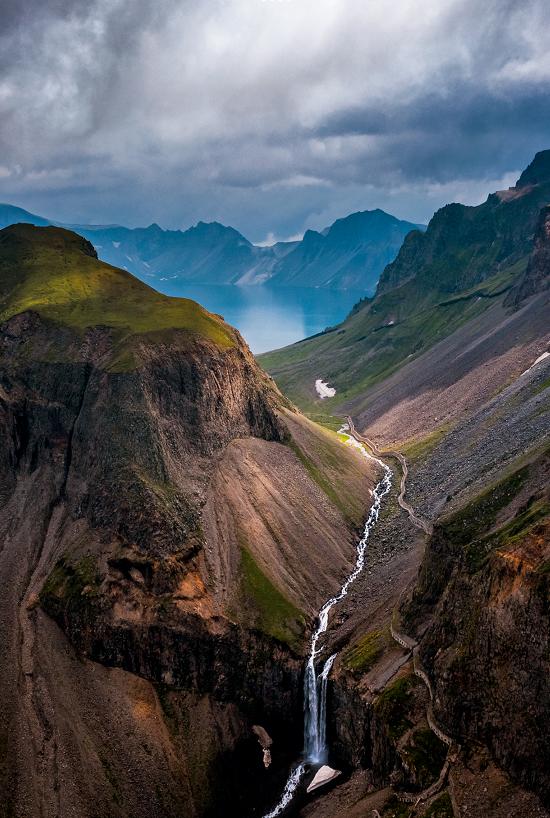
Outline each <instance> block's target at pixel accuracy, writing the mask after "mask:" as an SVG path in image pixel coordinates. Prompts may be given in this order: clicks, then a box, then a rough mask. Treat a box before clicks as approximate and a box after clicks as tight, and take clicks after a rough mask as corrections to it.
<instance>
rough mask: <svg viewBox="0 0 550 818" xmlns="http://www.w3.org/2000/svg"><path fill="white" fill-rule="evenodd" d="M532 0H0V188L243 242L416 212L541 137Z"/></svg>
mask: <svg viewBox="0 0 550 818" xmlns="http://www.w3.org/2000/svg"><path fill="white" fill-rule="evenodd" d="M546 10H547V5H546V2H545V0H522V2H521V3H518V2H517V0H492V2H485V3H484V4H483V7H482V8H481V4H479V2H478V1H477V0H476V2H474V0H427V2H425V3H423V4H421V13H420V10H419V4H418V3H417V2H413V0H369V2H368V3H365V2H364V0H203V2H201V3H196V2H190V0H189V1H188V2H185V0H184V2H182V0H157V2H155V3H154V4H153V3H149V2H146V0H40V2H39V0H18V1H17V2H12V0H7V2H6V0H4V3H3V4H2V29H1V31H0V199H3V200H8V201H13V202H15V203H17V204H20V205H22V206H25V207H28V208H30V209H34V210H36V211H40V212H42V213H45V214H46V215H50V216H51V217H53V218H58V219H63V220H68V221H96V222H113V221H119V222H126V223H148V222H151V221H153V220H154V221H158V222H159V223H161V224H164V225H167V226H186V225H188V224H190V223H193V222H194V221H196V220H197V219H199V218H202V219H219V220H221V221H224V222H226V223H231V224H234V225H235V226H237V227H238V228H240V229H241V230H243V232H245V233H246V234H247V235H249V236H250V237H251V238H253V239H256V240H259V239H260V238H262V237H264V236H265V235H266V234H267V233H268V232H272V233H274V234H275V235H276V236H279V237H281V236H286V235H291V234H294V233H296V232H300V231H302V230H303V229H304V228H306V227H310V226H312V227H317V228H319V227H323V226H324V225H325V224H327V223H329V222H330V221H331V220H333V219H334V218H336V217H338V216H340V215H343V214H345V213H347V212H350V211H351V210H354V209H359V208H363V209H364V208H367V207H376V206H380V207H385V208H386V209H389V210H391V211H392V212H395V213H396V214H397V215H400V216H403V217H405V218H409V219H413V220H416V221H420V220H426V219H427V218H429V216H430V214H431V212H432V211H433V209H435V208H436V207H438V206H440V205H441V204H443V203H445V202H446V201H449V200H462V201H467V202H471V203H474V202H477V201H480V200H481V199H483V198H484V196H485V195H486V194H487V193H488V192H489V191H491V190H492V189H494V188H496V187H499V186H505V185H508V184H512V183H513V181H514V179H515V177H516V175H517V174H518V172H519V171H520V170H521V168H522V167H524V166H525V164H526V163H527V162H528V161H529V160H530V159H531V157H532V155H533V153H534V152H535V151H536V150H539V149H541V148H543V147H549V146H550V135H549V133H548V122H549V121H550V93H549V91H550V27H548V25H547V24H546V19H545V12H546Z"/></svg>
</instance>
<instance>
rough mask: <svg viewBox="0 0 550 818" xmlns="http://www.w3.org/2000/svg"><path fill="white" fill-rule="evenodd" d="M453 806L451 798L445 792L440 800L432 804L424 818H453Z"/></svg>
mask: <svg viewBox="0 0 550 818" xmlns="http://www.w3.org/2000/svg"><path fill="white" fill-rule="evenodd" d="M453 816H454V812H453V805H452V803H451V796H450V795H449V793H448V792H444V793H443V795H440V796H439V798H436V800H435V801H434V802H433V803H432V805H431V806H430V807H429V808H428V809H427V810H426V812H425V813H424V816H423V818H453Z"/></svg>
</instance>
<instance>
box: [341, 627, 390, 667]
mask: <svg viewBox="0 0 550 818" xmlns="http://www.w3.org/2000/svg"><path fill="white" fill-rule="evenodd" d="M388 635H389V631H388V630H387V629H386V630H372V631H369V632H368V633H366V634H365V635H364V636H362V637H361V639H359V640H358V641H357V642H356V643H355V644H354V645H352V646H351V647H349V648H348V649H347V650H346V651H345V653H344V656H343V664H344V667H345V668H347V669H348V670H351V671H352V672H354V673H366V671H367V670H370V668H371V667H372V666H373V665H374V663H375V662H376V660H377V659H378V658H379V657H380V656H381V655H382V653H383V652H384V649H385V648H386V646H387V645H388Z"/></svg>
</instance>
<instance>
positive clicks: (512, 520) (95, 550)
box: [0, 151, 550, 818]
mask: <svg viewBox="0 0 550 818" xmlns="http://www.w3.org/2000/svg"><path fill="white" fill-rule="evenodd" d="M549 156H550V152H548V151H547V152H543V153H542V154H538V155H537V157H535V159H534V161H533V163H532V164H531V165H530V166H529V168H528V169H527V170H526V171H525V172H524V173H523V174H522V176H521V177H520V179H519V180H518V183H517V185H516V186H515V187H514V188H512V189H510V190H509V191H504V192H502V191H501V192H499V193H498V194H493V195H492V196H490V197H489V199H488V200H487V202H486V203H485V204H484V205H480V206H479V207H478V208H462V206H460V205H450V206H448V207H447V208H444V209H443V212H439V213H438V214H436V215H435V216H434V219H433V220H432V222H431V223H430V225H429V226H428V229H427V231H426V233H423V234H422V233H412V234H410V235H409V236H408V237H407V238H406V239H405V243H404V245H403V247H402V249H401V250H400V252H399V254H398V256H397V258H396V260H395V261H394V262H392V263H391V264H390V265H388V267H386V269H385V271H384V273H383V274H382V277H381V281H380V284H379V287H378V290H377V293H376V295H375V296H374V298H373V299H369V300H368V301H366V302H361V303H359V304H358V305H357V307H356V308H355V309H354V310H353V312H352V314H351V315H350V317H349V318H348V319H347V320H346V321H345V322H344V323H343V324H342V325H341V326H340V327H336V328H334V330H331V331H330V332H327V333H323V334H321V336H318V337H317V338H312V339H309V340H306V341H304V342H301V343H299V344H296V345H294V346H293V347H290V348H286V349H283V350H279V351H276V352H273V353H270V354H268V355H265V356H260V357H259V363H260V364H261V365H262V366H263V367H264V368H265V370H267V371H264V369H262V368H261V367H260V365H259V364H258V360H256V359H255V358H254V357H253V356H252V354H251V353H250V351H249V349H248V347H247V346H246V343H245V342H244V340H243V339H242V338H241V336H240V335H239V333H238V332H237V331H236V330H234V329H233V328H232V327H230V326H229V325H228V324H226V323H225V322H224V321H223V319H222V318H221V317H220V316H216V315H213V314H211V313H208V312H207V311H206V310H204V309H203V308H202V307H201V306H200V305H198V304H197V303H195V302H192V301H189V300H188V299H178V298H170V297H167V296H165V295H162V294H160V293H158V292H156V291H154V290H152V289H150V288H149V287H148V286H147V285H146V284H144V283H143V282H141V281H139V280H138V279H136V278H134V277H133V276H132V275H131V274H129V273H128V272H127V271H124V270H122V269H118V268H116V267H113V266H111V265H109V264H107V263H105V262H103V261H100V260H99V259H98V258H97V253H96V250H95V249H94V247H93V245H92V244H91V243H90V242H89V241H88V240H86V239H85V238H83V237H81V236H79V235H77V234H76V233H74V232H72V231H68V230H65V229H63V228H59V227H53V226H40V225H39V226H32V225H28V224H17V225H14V226H9V227H6V228H5V229H3V230H1V231H0V363H1V366H0V439H1V442H2V445H1V447H0V579H1V583H2V587H3V589H4V593H3V594H2V597H1V599H0V623H1V630H2V634H3V636H2V640H1V643H0V685H1V689H0V692H1V697H0V790H1V792H2V796H3V798H2V803H1V807H0V809H1V810H2V812H1V814H2V815H5V816H6V818H7V816H10V818H11V817H12V816H17V818H23V816H24V818H35V816H36V818H54V817H55V818H65V817H66V816H67V818H68V816H75V818H76V817H77V818H99V816H113V818H145V816H153V818H154V817H155V816H158V818H161V816H163V817H164V816H174V818H176V816H181V815H186V816H187V815H188V816H195V817H196V818H203V817H204V818H216V816H219V815H227V816H248V815H249V816H251V818H252V816H264V815H269V814H282V815H284V816H288V817H289V818H290V816H300V818H359V816H361V818H364V816H374V818H375V817H376V815H378V816H380V818H413V816H415V818H424V816H425V818H451V816H453V818H457V816H459V815H464V814H469V815H472V816H476V818H504V816H506V817H507V818H516V817H517V818H519V816H522V818H523V816H525V815H528V816H530V818H531V816H532V817H533V818H547V817H548V815H549V812H548V810H549V809H550V803H549V802H548V791H549V785H550V781H549V779H548V769H549V767H550V756H549V748H548V739H547V736H546V731H545V724H546V723H547V721H548V716H549V715H550V688H549V686H548V679H549V673H548V670H549V656H550V654H549V651H548V634H549V632H550V628H549V625H550V622H549V621H548V618H549V607H548V600H549V592H550V588H549V585H548V583H549V577H550V573H549V570H548V566H549V564H550V538H549V530H548V525H549V511H550V506H549V495H548V469H549V463H548V452H549V449H548V445H549V441H548V432H549V428H548V388H549V385H550V380H549V370H550V357H549V355H548V348H549V343H550V334H549V330H548V320H547V316H548V306H549V304H548V298H549V293H550V290H549V289H548V282H549V280H550V268H549V263H548V260H549V258H550V255H549V253H548V247H549V242H550V232H549V230H548V196H549V190H550V187H549V185H550V182H549V178H550V177H549V175H548V173H549V167H550V166H549V165H548V161H549V160H548V157H549ZM474 239H475V247H474ZM268 372H269V373H270V374H267V373H268ZM316 382H319V383H322V384H323V385H324V389H323V390H322V392H323V394H322V395H321V393H320V392H319V390H318V389H316V387H315V384H316ZM343 423H346V424H347V428H344V427H343V426H342V424H343ZM391 473H393V478H392V479H391V484H390V475H391ZM382 501H383V502H382ZM374 522H376V526H375V527H374V528H372V524H373V523H374ZM371 529H372V530H371ZM327 600H328V601H327ZM304 691H305V693H304ZM304 705H305V707H306V712H305V714H304ZM304 716H305V720H304ZM304 728H305V729H304ZM258 737H260V742H259V740H258ZM304 739H305V740H304ZM304 745H305V746H304ZM266 749H267V750H268V756H266ZM321 765H323V766H328V767H330V768H332V769H334V770H337V771H338V772H339V773H340V774H339V775H338V776H335V777H332V778H331V777H330V776H329V778H330V780H327V781H326V783H325V784H324V785H323V786H322V787H319V788H316V789H314V790H313V791H311V790H310V792H308V787H309V786H310V785H311V783H312V780H313V778H314V775H315V773H316V772H317V771H318V770H319V767H320V766H321ZM289 776H290V777H289ZM285 787H286V789H285ZM285 792H286V793H287V794H288V795H289V796H290V797H289V798H288V799H287V801H285V803H284V804H283V805H282V806H283V807H284V808H285V809H284V811H283V810H282V809H281V810H280V811H279V812H277V808H278V806H277V801H278V799H280V798H281V794H282V793H283V794H284V793H285ZM283 798H284V795H283ZM274 810H275V811H274ZM270 811H271V812H270Z"/></svg>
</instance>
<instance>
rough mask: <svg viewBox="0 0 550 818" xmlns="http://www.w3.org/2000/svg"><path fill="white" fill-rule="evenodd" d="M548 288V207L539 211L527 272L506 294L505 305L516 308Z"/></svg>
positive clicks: (549, 232) (549, 265)
mask: <svg viewBox="0 0 550 818" xmlns="http://www.w3.org/2000/svg"><path fill="white" fill-rule="evenodd" d="M549 287H550V205H549V206H548V207H543V209H542V210H541V211H540V215H539V221H538V225H537V229H536V232H535V241H534V248H533V252H532V253H531V256H530V258H529V263H528V265H527V270H526V271H525V274H524V275H523V277H522V278H521V279H520V281H519V282H518V284H517V285H516V286H515V287H514V288H513V289H512V290H511V291H510V293H508V296H507V298H506V302H505V303H506V304H508V305H511V306H514V307H518V306H519V305H520V304H521V303H522V302H523V301H525V299H526V298H529V296H531V295H534V294H535V293H538V292H541V291H542V290H547V289H548V288H549Z"/></svg>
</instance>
